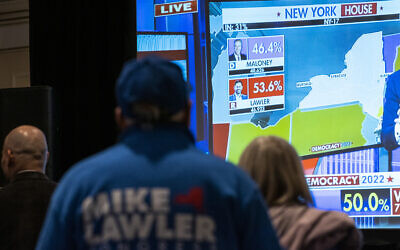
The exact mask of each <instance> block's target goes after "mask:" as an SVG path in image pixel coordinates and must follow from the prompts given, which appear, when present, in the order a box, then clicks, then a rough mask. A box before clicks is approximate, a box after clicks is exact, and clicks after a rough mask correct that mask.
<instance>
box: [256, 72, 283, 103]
mask: <svg viewBox="0 0 400 250" xmlns="http://www.w3.org/2000/svg"><path fill="white" fill-rule="evenodd" d="M284 89H285V85H284V79H283V75H274V76H265V77H254V78H249V98H260V97H268V96H280V95H283V94H284Z"/></svg>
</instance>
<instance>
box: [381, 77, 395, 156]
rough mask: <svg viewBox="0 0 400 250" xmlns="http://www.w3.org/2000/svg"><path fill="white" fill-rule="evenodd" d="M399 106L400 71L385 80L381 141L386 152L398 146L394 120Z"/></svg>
mask: <svg viewBox="0 0 400 250" xmlns="http://www.w3.org/2000/svg"><path fill="white" fill-rule="evenodd" d="M399 104H400V71H396V72H394V73H393V74H391V75H390V76H388V78H387V80H386V90H385V99H384V103H383V119H382V133H381V141H382V143H383V146H384V147H385V148H386V149H387V150H393V149H395V148H397V147H398V146H399V145H398V144H397V142H396V139H395V136H394V125H395V123H394V119H396V118H397V117H398V115H397V110H398V109H399Z"/></svg>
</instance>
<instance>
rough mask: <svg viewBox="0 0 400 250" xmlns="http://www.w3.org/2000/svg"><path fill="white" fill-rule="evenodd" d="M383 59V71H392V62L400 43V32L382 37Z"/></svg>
mask: <svg viewBox="0 0 400 250" xmlns="http://www.w3.org/2000/svg"><path fill="white" fill-rule="evenodd" d="M383 42H384V44H385V46H384V47H383V60H384V61H385V72H386V73H392V72H394V68H393V67H394V62H395V60H396V56H397V47H398V46H399V45H400V34H394V35H389V36H384V37H383Z"/></svg>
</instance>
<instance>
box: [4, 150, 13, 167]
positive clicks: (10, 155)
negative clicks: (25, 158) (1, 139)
mask: <svg viewBox="0 0 400 250" xmlns="http://www.w3.org/2000/svg"><path fill="white" fill-rule="evenodd" d="M6 154H7V168H9V167H12V166H13V165H14V163H15V156H14V153H13V152H12V151H11V149H7V151H6Z"/></svg>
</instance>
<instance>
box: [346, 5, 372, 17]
mask: <svg viewBox="0 0 400 250" xmlns="http://www.w3.org/2000/svg"><path fill="white" fill-rule="evenodd" d="M376 10H377V4H376V3H359V4H342V16H365V15H374V14H376Z"/></svg>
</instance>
